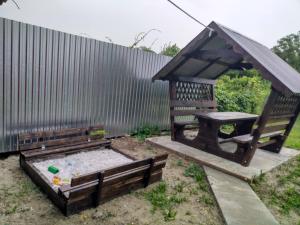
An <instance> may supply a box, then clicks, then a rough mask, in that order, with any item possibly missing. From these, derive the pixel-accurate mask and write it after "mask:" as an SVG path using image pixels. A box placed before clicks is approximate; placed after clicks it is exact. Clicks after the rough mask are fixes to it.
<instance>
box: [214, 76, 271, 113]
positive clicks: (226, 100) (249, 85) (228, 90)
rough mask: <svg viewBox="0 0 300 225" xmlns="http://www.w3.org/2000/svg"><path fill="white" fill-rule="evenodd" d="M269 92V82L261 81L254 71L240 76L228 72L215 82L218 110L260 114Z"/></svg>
mask: <svg viewBox="0 0 300 225" xmlns="http://www.w3.org/2000/svg"><path fill="white" fill-rule="evenodd" d="M241 75H242V76H241ZM269 92H270V84H269V82H268V81H265V80H263V79H262V78H261V77H260V75H259V73H258V72H257V71H256V70H248V71H244V72H242V73H241V74H239V73H237V72H230V73H228V74H227V75H224V76H222V77H220V78H219V79H218V81H217V85H216V98H217V101H218V110H219V111H221V112H225V111H229V112H230V111H238V112H248V113H260V111H261V110H262V107H263V104H264V102H265V99H266V97H267V96H268V94H269Z"/></svg>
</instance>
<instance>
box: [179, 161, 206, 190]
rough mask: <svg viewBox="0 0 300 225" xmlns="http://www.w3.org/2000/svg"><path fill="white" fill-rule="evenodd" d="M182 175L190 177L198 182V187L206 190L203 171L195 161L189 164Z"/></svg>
mask: <svg viewBox="0 0 300 225" xmlns="http://www.w3.org/2000/svg"><path fill="white" fill-rule="evenodd" d="M184 176H186V177H192V178H193V179H194V180H195V181H196V182H197V184H198V187H199V189H201V190H202V191H208V187H207V184H206V180H205V177H206V175H205V172H204V171H203V169H202V168H201V167H200V166H198V165H197V164H195V163H192V164H190V165H189V166H188V167H187V168H186V169H185V171H184Z"/></svg>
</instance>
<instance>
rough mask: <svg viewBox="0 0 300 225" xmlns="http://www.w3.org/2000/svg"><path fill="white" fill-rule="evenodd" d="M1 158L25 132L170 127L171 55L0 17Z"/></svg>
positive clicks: (113, 133)
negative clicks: (167, 72) (166, 70)
mask: <svg viewBox="0 0 300 225" xmlns="http://www.w3.org/2000/svg"><path fill="white" fill-rule="evenodd" d="M0 53H1V54H0V90H1V91H0V153H4V152H10V151H15V149H16V146H15V144H16V135H17V134H18V133H20V132H27V131H37V130H48V129H60V128H65V127H81V126H89V125H93V124H99V123H100V124H104V126H105V129H106V130H107V132H108V135H109V136H119V135H122V134H125V133H128V132H130V131H132V130H133V129H135V128H137V127H139V126H141V125H143V124H152V125H158V126H160V127H161V128H163V129H164V128H168V125H169V107H168V101H169V99H168V84H167V83H164V82H161V81H158V82H155V83H152V82H151V78H152V76H153V75H154V74H155V73H156V72H157V71H158V70H160V69H161V68H162V67H163V66H164V65H165V64H166V63H167V62H168V61H169V60H170V58H169V57H166V56H162V55H157V54H153V53H149V52H144V51H142V50H139V49H130V48H127V47H123V46H119V45H115V44H111V43H105V42H101V41H97V40H93V39H89V38H84V37H80V36H76V35H71V34H66V33H63V32H59V31H54V30H50V29H46V28H42V27H38V26H33V25H29V24H25V23H20V22H15V21H12V20H8V19H4V18H0Z"/></svg>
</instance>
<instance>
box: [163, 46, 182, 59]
mask: <svg viewBox="0 0 300 225" xmlns="http://www.w3.org/2000/svg"><path fill="white" fill-rule="evenodd" d="M178 52H180V48H179V47H178V46H177V45H176V44H173V45H172V44H171V43H169V44H165V45H164V47H163V49H162V50H161V52H160V54H162V55H166V56H170V57H174V56H175V55H177V54H178Z"/></svg>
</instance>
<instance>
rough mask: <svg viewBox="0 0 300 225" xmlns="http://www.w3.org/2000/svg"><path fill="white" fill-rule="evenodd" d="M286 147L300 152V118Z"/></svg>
mask: <svg viewBox="0 0 300 225" xmlns="http://www.w3.org/2000/svg"><path fill="white" fill-rule="evenodd" d="M285 146H286V147H289V148H294V149H299V150H300V117H299V118H298V120H297V122H296V124H295V125H294V128H293V130H292V132H291V133H290V136H289V138H288V139H287V141H286V143H285Z"/></svg>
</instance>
